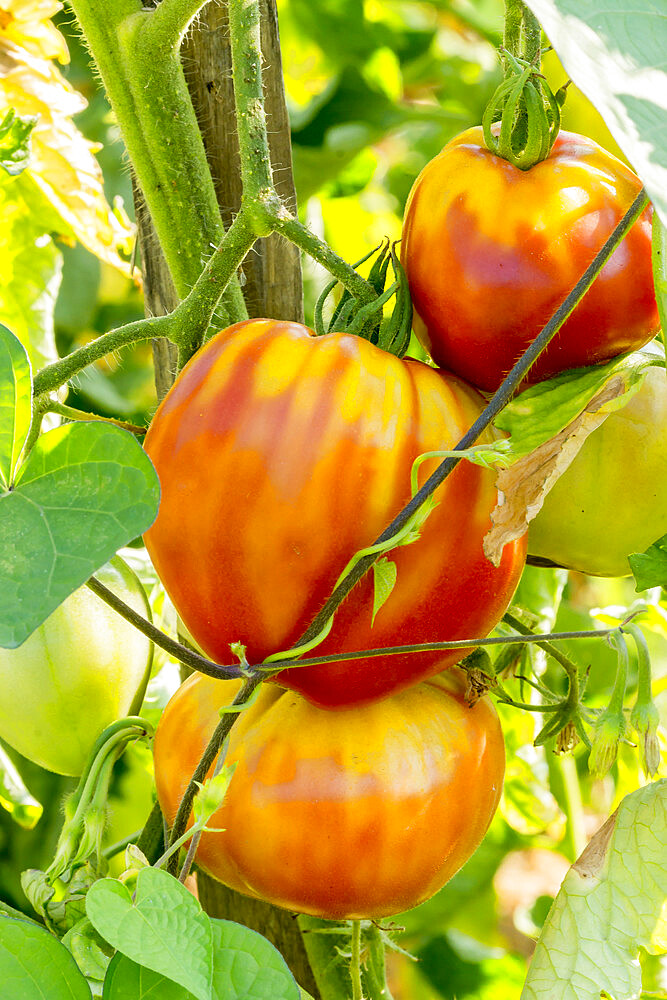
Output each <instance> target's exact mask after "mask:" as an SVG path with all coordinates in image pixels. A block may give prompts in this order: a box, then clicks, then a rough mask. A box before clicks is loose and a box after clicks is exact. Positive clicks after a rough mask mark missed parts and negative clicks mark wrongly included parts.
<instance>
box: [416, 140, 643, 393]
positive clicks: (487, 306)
mask: <svg viewBox="0 0 667 1000" xmlns="http://www.w3.org/2000/svg"><path fill="white" fill-rule="evenodd" d="M640 189H641V181H640V180H639V178H638V177H636V176H635V174H634V173H633V172H632V171H631V170H630V169H629V168H628V167H626V166H624V164H622V163H621V162H620V161H619V160H617V159H616V157H614V156H612V155H611V153H607V152H606V151H605V150H603V149H602V148H601V147H599V146H598V145H597V144H596V143H594V142H593V141H592V140H591V139H587V138H585V137H583V136H580V135H576V134H574V133H571V132H561V133H560V135H559V136H558V138H557V139H556V143H555V145H554V147H553V150H552V151H551V153H550V155H549V156H548V157H547V159H546V160H543V161H542V162H540V163H538V164H536V165H535V166H534V167H532V168H531V169H530V170H527V171H523V170H519V169H517V168H516V167H514V166H512V164H510V163H508V162H507V161H506V160H503V159H502V158H501V157H498V156H496V155H495V154H494V153H491V152H490V151H489V150H488V149H487V148H486V147H485V145H484V140H483V134H482V129H481V128H471V129H468V130H467V131H465V132H463V133H462V134H461V135H459V136H457V137H456V138H454V139H453V140H452V141H451V142H449V143H448V144H447V145H446V146H445V147H444V149H443V150H442V152H441V153H439V155H438V156H436V157H435V158H434V159H433V160H431V162H430V163H428V164H427V165H426V167H425V168H424V170H423V171H422V172H421V174H420V175H419V177H418V178H417V180H416V181H415V184H414V186H413V188H412V191H411V193H410V196H409V198H408V203H407V206H406V210H405V222H404V227H403V239H402V250H401V257H402V262H403V266H404V268H405V270H406V274H407V277H408V283H409V286H410V292H411V295H412V301H413V305H414V308H415V324H414V329H415V333H416V334H417V336H418V337H419V339H420V340H421V342H422V343H423V345H424V346H425V347H426V349H427V350H428V351H429V353H430V354H431V356H432V357H433V359H434V360H435V361H436V362H437V364H438V365H440V366H441V367H442V368H445V369H447V370H449V371H452V372H455V373H456V374H457V375H460V376H461V377H462V378H464V379H466V380H467V381H468V382H470V383H471V384H472V385H476V386H478V387H479V388H480V389H483V390H487V391H489V392H492V391H495V390H496V389H497V388H498V386H499V385H500V383H501V382H502V381H503V379H504V378H505V376H506V375H507V373H508V372H509V370H510V369H511V368H512V367H513V365H514V364H515V362H516V361H517V360H518V359H519V357H520V356H521V354H522V353H523V352H524V351H525V350H526V348H527V347H528V345H529V344H530V342H531V341H532V340H534V338H535V337H536V336H537V334H538V333H539V332H540V330H541V329H542V327H543V326H544V325H545V324H546V322H547V320H548V319H549V318H550V316H551V315H552V313H554V312H555V310H556V308H557V307H558V306H559V305H560V304H561V302H562V301H563V300H564V299H565V297H566V295H567V294H568V292H569V291H570V289H571V288H572V287H573V286H574V285H575V283H576V282H577V280H578V279H579V278H580V277H581V275H582V274H583V273H584V271H585V269H586V267H587V266H588V265H589V264H590V262H591V261H592V259H593V257H594V256H595V254H596V253H597V251H598V250H599V249H600V247H601V246H602V244H603V243H604V241H605V240H606V239H607V237H608V236H609V235H610V234H611V232H612V230H613V229H614V227H615V226H616V224H617V223H618V222H619V221H620V220H621V218H622V216H623V215H624V213H625V212H626V210H627V209H628V208H629V207H630V205H631V203H632V201H633V200H634V198H635V197H636V195H637V194H638V193H639V191H640ZM658 327H659V318H658V311H657V306H656V300H655V292H654V287H653V276H652V270H651V209H650V207H649V208H647V209H646V211H645V212H644V213H643V214H642V215H641V217H640V219H639V220H638V221H637V222H636V223H635V225H634V226H633V228H632V229H631V231H630V232H629V234H628V235H627V236H626V238H625V239H624V240H623V242H622V244H621V245H620V246H619V247H618V248H617V249H616V251H615V252H614V254H613V256H612V257H611V259H610V260H609V261H608V262H607V264H606V265H605V267H604V268H603V269H602V271H601V272H600V274H599V275H598V277H597V278H596V280H595V281H594V283H593V285H592V286H591V288H590V289H589V291H588V292H587V293H586V295H585V296H584V298H583V299H582V300H581V302H580V303H579V305H578V306H577V307H576V309H575V310H574V312H573V313H572V315H571V316H570V317H569V318H568V320H567V321H566V323H565V324H564V325H563V326H562V327H561V329H560V330H559V332H558V333H557V334H556V337H555V338H554V340H553V341H552V342H551V343H550V344H549V346H548V347H547V349H546V350H545V351H544V353H543V354H542V355H540V357H539V358H538V360H537V362H536V363H535V365H534V366H533V367H532V368H531V370H530V372H529V376H528V378H529V381H532V382H537V381H540V380H541V379H545V378H549V377H551V376H553V375H555V374H557V373H558V372H560V371H563V370H564V369H567V368H577V367H580V366H583V365H592V364H597V363H598V362H600V361H604V360H607V359H608V358H612V357H615V356H616V355H618V354H623V353H625V352H626V351H630V350H634V349H636V348H638V347H641V346H642V345H643V344H645V343H646V342H647V341H648V340H650V339H651V338H652V337H653V336H654V334H655V333H656V332H657V330H658Z"/></svg>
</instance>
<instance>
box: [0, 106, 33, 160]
mask: <svg viewBox="0 0 667 1000" xmlns="http://www.w3.org/2000/svg"><path fill="white" fill-rule="evenodd" d="M37 121H38V118H37V116H36V115H26V116H25V118H21V117H20V116H19V115H17V114H16V112H15V111H14V109H13V108H10V109H9V111H8V112H7V114H6V115H5V117H4V118H3V119H2V121H1V122H0V166H1V167H4V168H5V170H6V171H7V173H8V174H12V175H16V174H20V173H21V171H22V170H25V168H26V167H27V166H28V161H29V159H30V133H31V132H32V130H33V129H34V127H35V125H36V124H37Z"/></svg>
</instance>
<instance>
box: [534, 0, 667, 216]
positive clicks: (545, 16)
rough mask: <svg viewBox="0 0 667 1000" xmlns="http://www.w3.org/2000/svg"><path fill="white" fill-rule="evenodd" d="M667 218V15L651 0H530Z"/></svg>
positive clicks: (570, 71)
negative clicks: (666, 117) (666, 114)
mask: <svg viewBox="0 0 667 1000" xmlns="http://www.w3.org/2000/svg"><path fill="white" fill-rule="evenodd" d="M527 3H528V6H529V7H530V8H531V10H532V11H533V13H534V14H535V16H536V17H537V18H538V19H539V21H540V23H541V24H542V27H543V28H544V30H545V32H546V33H547V35H548V36H549V40H550V42H551V44H552V45H553V47H554V48H555V50H556V52H557V53H558V56H559V58H560V60H561V62H562V64H563V67H564V68H565V70H566V72H567V73H568V74H569V75H570V77H571V78H572V80H573V81H574V82H575V83H576V85H577V86H578V87H579V88H580V89H581V90H582V91H583V92H584V94H585V95H586V97H588V99H589V100H590V101H591V103H592V104H594V105H595V107H596V108H597V109H598V111H599V112H600V113H601V115H602V117H603V118H604V120H605V123H606V125H607V127H608V128H609V131H610V132H611V134H612V135H613V137H614V139H615V140H616V142H617V143H618V145H619V146H620V147H621V149H622V150H623V152H624V153H625V155H626V156H627V158H628V160H629V161H630V163H632V165H633V167H634V168H635V170H636V171H637V173H638V174H639V176H640V177H641V179H642V181H643V183H644V185H645V187H646V190H647V191H648V194H649V197H650V199H651V201H652V202H653V204H654V206H655V208H656V209H657V211H658V212H659V213H660V215H661V216H662V220H663V222H664V223H665V224H667V130H666V129H665V111H666V110H667V72H666V71H665V52H666V51H667V14H666V13H665V9H664V5H661V4H660V3H659V2H658V3H656V2H652V0H527Z"/></svg>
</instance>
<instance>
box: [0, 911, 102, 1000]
mask: <svg viewBox="0 0 667 1000" xmlns="http://www.w3.org/2000/svg"><path fill="white" fill-rule="evenodd" d="M0 984H1V985H0V995H2V1000H91V992H90V987H89V986H88V983H87V982H86V980H85V978H84V976H83V975H82V974H81V972H79V969H78V968H77V965H76V962H75V961H74V959H73V958H72V956H71V955H70V953H69V952H68V950H67V948H65V947H64V945H62V944H61V943H60V941H59V940H58V938H56V937H54V935H53V934H50V933H49V932H48V931H47V930H46V929H45V928H44V927H40V925H39V924H36V923H33V922H32V921H28V920H16V919H15V918H14V917H7V916H0Z"/></svg>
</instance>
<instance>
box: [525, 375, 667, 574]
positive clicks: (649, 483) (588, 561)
mask: <svg viewBox="0 0 667 1000" xmlns="http://www.w3.org/2000/svg"><path fill="white" fill-rule="evenodd" d="M665 532H667V377H666V376H665V371H664V369H663V368H651V369H650V371H649V372H648V374H647V376H646V378H645V379H644V382H643V383H642V386H641V388H640V389H639V391H638V392H637V393H636V394H635V395H634V396H633V397H632V399H631V400H630V402H629V403H628V404H627V405H626V406H624V407H623V408H622V409H620V410H618V411H615V412H614V413H611V414H610V415H609V416H608V417H607V419H606V420H605V421H604V423H602V424H601V425H600V426H599V427H598V428H597V430H595V431H593V433H592V434H591V435H590V436H589V437H588V438H587V439H586V441H585V442H584V445H583V447H582V449H581V451H580V452H579V453H578V455H577V456H576V458H575V459H574V461H573V462H572V464H571V465H570V466H569V468H568V469H567V470H566V471H565V473H564V474H563V475H562V476H561V478H560V479H559V480H558V481H557V482H556V485H555V486H554V487H553V489H552V490H551V491H550V492H549V493H548V494H547V498H546V500H545V502H544V506H543V507H542V510H541V511H540V512H539V514H538V515H537V517H536V518H535V520H534V521H532V522H531V525H530V529H529V532H528V552H529V553H530V555H533V556H540V557H542V558H545V559H550V560H551V561H552V562H555V563H558V564H559V565H560V566H567V567H568V569H576V570H579V571H580V572H582V573H590V574H591V575H593V576H628V575H629V573H630V564H629V563H628V556H629V555H630V554H631V553H633V552H643V551H644V550H645V549H646V548H648V546H649V545H650V544H651V543H652V542H654V541H655V540H656V539H657V538H660V537H661V536H662V535H664V534H665Z"/></svg>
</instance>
